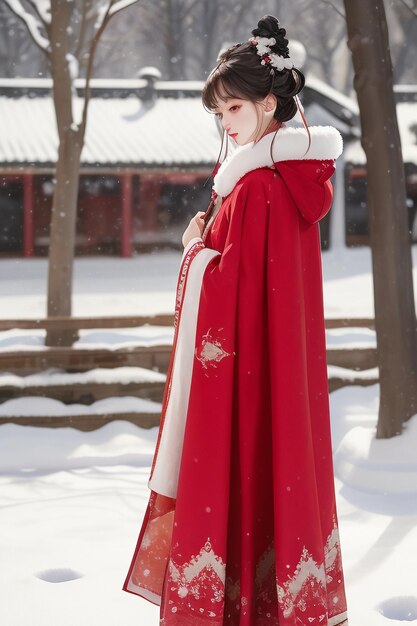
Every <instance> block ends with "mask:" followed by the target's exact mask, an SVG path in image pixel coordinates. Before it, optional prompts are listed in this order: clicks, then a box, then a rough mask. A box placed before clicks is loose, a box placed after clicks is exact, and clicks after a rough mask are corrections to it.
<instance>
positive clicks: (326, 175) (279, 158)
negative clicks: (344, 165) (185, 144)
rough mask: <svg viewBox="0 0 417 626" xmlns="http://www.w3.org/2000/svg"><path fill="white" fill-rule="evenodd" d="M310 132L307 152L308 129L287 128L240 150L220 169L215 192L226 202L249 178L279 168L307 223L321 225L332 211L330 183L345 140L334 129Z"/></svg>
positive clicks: (326, 127)
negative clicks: (244, 179)
mask: <svg viewBox="0 0 417 626" xmlns="http://www.w3.org/2000/svg"><path fill="white" fill-rule="evenodd" d="M309 130H310V134H311V145H310V148H309V150H308V151H307V152H306V150H307V147H308V134H307V131H306V130H305V128H304V127H300V128H295V127H291V126H286V125H285V124H283V126H282V127H281V128H280V129H279V130H278V132H277V133H276V135H275V133H268V134H267V135H265V136H264V137H262V139H260V140H259V141H258V142H257V143H256V144H255V143H254V142H253V141H252V142H250V143H248V144H245V145H244V146H239V147H238V148H236V150H235V151H234V152H233V153H232V154H230V155H229V156H228V157H227V158H226V159H225V160H224V161H223V162H222V164H221V165H220V167H219V168H218V170H217V172H216V175H215V177H214V183H213V189H214V191H215V192H216V193H217V194H218V195H219V196H222V197H223V198H224V197H226V196H228V195H229V194H230V193H231V191H232V190H233V188H234V187H235V185H236V183H237V182H238V181H239V180H240V179H241V178H242V177H243V176H244V175H245V174H247V173H248V172H250V171H252V170H254V169H257V168H264V167H271V166H272V165H273V164H275V168H276V169H277V170H278V172H279V174H280V175H281V177H282V179H283V180H284V183H285V185H286V187H287V189H288V191H289V193H290V195H291V196H292V198H293V200H294V203H295V205H296V207H297V209H298V211H299V212H300V213H301V215H302V216H303V217H304V219H305V220H307V221H308V222H309V223H311V224H313V223H314V222H317V221H319V220H320V219H322V218H323V217H324V215H326V213H327V212H328V210H329V209H330V205H331V200H332V195H333V189H332V185H331V183H330V181H329V179H330V177H331V176H332V174H333V173H334V171H335V169H336V167H335V160H336V159H337V158H338V157H339V156H340V155H341V154H342V151H343V139H342V136H341V134H340V132H339V131H338V130H337V129H336V128H334V127H333V126H310V128H309ZM274 136H275V140H274V142H273V145H272V156H273V159H271V154H270V148H271V143H272V140H273V139H274Z"/></svg>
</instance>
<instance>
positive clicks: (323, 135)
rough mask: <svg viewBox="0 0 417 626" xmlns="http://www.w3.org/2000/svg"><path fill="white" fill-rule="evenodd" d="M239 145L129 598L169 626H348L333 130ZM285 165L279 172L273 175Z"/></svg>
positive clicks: (201, 273) (224, 178) (194, 276)
mask: <svg viewBox="0 0 417 626" xmlns="http://www.w3.org/2000/svg"><path fill="white" fill-rule="evenodd" d="M310 133H311V146H310V149H309V150H308V152H307V153H306V154H305V152H306V150H307V147H308V136H307V133H306V131H305V129H304V128H295V127H290V126H286V125H283V126H282V127H281V128H280V129H279V130H278V133H277V135H276V137H275V140H274V142H273V144H272V149H273V152H272V156H273V160H271V154H270V148H271V141H272V139H273V136H274V134H273V133H270V134H267V135H265V136H264V137H263V138H262V139H261V140H260V141H259V142H258V143H256V144H252V143H250V144H247V145H244V146H241V147H238V148H237V149H236V150H235V151H234V152H233V154H232V155H230V156H229V157H227V158H226V159H225V160H224V162H223V163H222V164H221V166H220V168H219V169H218V171H217V173H216V176H215V178H214V185H213V189H214V191H215V192H216V194H218V196H219V197H220V198H221V199H222V202H221V207H220V210H219V211H218V213H217V215H216V217H215V219H214V221H213V222H212V224H211V225H210V228H209V229H208V230H207V231H206V232H205V233H204V234H203V237H202V238H201V237H196V238H194V239H192V240H191V241H190V242H189V243H188V244H187V246H186V247H185V249H184V252H183V255H182V260H181V264H180V270H179V276H178V283H177V290H176V307H175V334H174V342H173V349H172V354H171V360H170V364H169V369H168V373H167V382H166V386H165V392H164V397H163V404H162V414H161V423H160V429H159V434H158V440H157V445H156V450H155V455H154V459H153V464H152V468H151V473H150V478H149V483H148V486H149V488H150V496H149V502H148V506H147V509H146V513H145V516H144V519H143V521H142V525H141V529H140V533H139V538H138V541H137V545H136V548H135V550H134V554H133V558H132V561H131V565H130V568H129V571H128V573H127V576H126V580H125V583H124V586H123V589H124V590H125V591H128V592H131V593H133V594H137V595H138V596H141V597H143V598H146V599H147V600H149V601H151V602H153V603H155V604H158V605H160V607H161V609H160V624H162V625H163V626H209V625H210V626H221V625H222V626H223V625H226V626H267V625H268V626H271V625H278V624H279V626H347V624H348V621H347V606H346V596H345V587H344V577H343V567H342V554H341V545H340V537H339V528H338V517H337V510H336V502H335V488H334V474H333V461H332V446H331V432H330V418H329V393H328V378H327V364H326V344H325V326H324V313H323V288H322V266H321V249H320V233H319V224H318V222H319V221H320V220H321V219H322V218H323V217H324V216H325V215H326V213H328V211H329V210H330V207H331V203H332V197H333V187H332V183H331V181H330V177H331V176H332V174H333V173H334V171H335V160H336V158H337V157H338V156H339V155H340V154H341V153H342V149H343V143H342V137H341V135H340V133H339V132H338V131H337V130H336V129H335V128H333V127H331V126H312V127H310ZM273 165H275V167H271V166H273Z"/></svg>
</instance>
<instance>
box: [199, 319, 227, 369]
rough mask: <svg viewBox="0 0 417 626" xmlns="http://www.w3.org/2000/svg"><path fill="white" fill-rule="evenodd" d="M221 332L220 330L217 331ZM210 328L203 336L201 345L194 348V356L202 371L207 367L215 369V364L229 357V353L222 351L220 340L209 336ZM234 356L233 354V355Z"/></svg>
mask: <svg viewBox="0 0 417 626" xmlns="http://www.w3.org/2000/svg"><path fill="white" fill-rule="evenodd" d="M220 330H223V329H222V328H220V329H219V331H220ZM210 331H211V328H210V329H209V330H208V331H207V333H206V334H205V335H203V337H202V341H201V345H200V346H199V347H198V348H196V351H195V355H196V357H197V359H198V360H199V361H200V363H201V364H202V366H203V367H204V369H208V366H209V365H211V366H212V367H217V365H216V363H219V361H221V360H222V359H224V358H225V357H226V356H230V355H231V354H232V353H231V352H226V350H224V349H223V346H222V344H221V343H220V340H219V339H218V338H217V339H215V338H214V337H213V336H212V335H211V334H210ZM233 354H234V353H233Z"/></svg>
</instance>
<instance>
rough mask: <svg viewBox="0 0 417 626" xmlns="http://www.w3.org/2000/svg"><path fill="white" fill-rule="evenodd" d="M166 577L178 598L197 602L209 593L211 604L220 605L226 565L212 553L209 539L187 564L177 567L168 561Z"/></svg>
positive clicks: (171, 561)
mask: <svg viewBox="0 0 417 626" xmlns="http://www.w3.org/2000/svg"><path fill="white" fill-rule="evenodd" d="M168 576H169V578H168V581H169V583H171V584H172V585H173V586H171V590H173V591H174V590H176V591H177V593H178V596H179V597H180V598H185V597H186V596H188V595H191V596H192V597H193V598H194V599H196V600H199V599H200V598H201V597H207V594H208V593H209V595H210V601H211V602H212V603H213V604H217V603H221V602H222V600H223V598H224V585H225V577H226V565H225V564H224V563H223V561H222V559H221V557H219V556H217V555H216V554H215V553H214V550H213V548H212V545H211V542H210V538H208V539H207V541H206V543H205V545H204V546H203V548H201V550H200V552H199V554H197V556H194V555H192V557H191V559H190V561H188V562H187V563H184V564H183V565H178V564H176V563H175V562H174V561H173V560H172V559H170V561H169V564H168ZM213 615H215V613H213Z"/></svg>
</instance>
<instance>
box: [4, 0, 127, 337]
mask: <svg viewBox="0 0 417 626" xmlns="http://www.w3.org/2000/svg"><path fill="white" fill-rule="evenodd" d="M137 1H138V0H84V1H83V2H79V3H77V2H75V0H5V2H6V5H8V7H9V8H10V10H11V11H13V13H14V14H15V15H16V16H17V17H18V18H19V19H20V20H21V21H22V22H23V23H24V24H25V26H26V28H27V31H28V33H29V35H30V37H31V38H32V40H33V41H34V43H35V44H36V45H37V46H38V48H39V49H40V50H41V51H42V52H43V54H44V55H45V56H46V58H47V61H48V63H49V66H50V70H51V74H52V80H53V100H54V106H55V117H56V124H57V130H58V138H59V146H58V160H57V164H56V186H55V191H54V197H53V204H52V217H51V225H50V244H49V272H48V316H69V315H71V292H72V274H73V261H74V245H75V224H76V215H77V198H78V183H79V169H80V157H81V150H82V148H83V145H84V138H85V131H86V126H87V112H88V104H89V100H90V79H91V76H92V70H93V62H94V55H95V51H96V48H97V45H98V42H99V40H100V37H101V35H102V33H103V32H104V30H105V28H106V26H107V24H108V23H109V21H110V19H111V18H112V17H113V16H114V15H116V14H117V13H118V12H119V11H122V10H123V9H125V8H126V7H128V6H131V5H132V4H134V3H136V2H137ZM77 24H79V30H78V32H77V33H76V34H74V29H75V26H76V25H77ZM80 59H82V60H84V61H85V63H86V76H85V88H84V94H83V98H82V100H81V107H80V111H78V105H79V101H78V99H77V98H76V97H75V96H76V95H77V94H76V90H75V85H74V81H75V78H77V76H78V68H79V61H80ZM75 338H76V334H74V332H73V331H56V330H54V331H49V332H48V334H47V339H46V342H47V345H50V346H57V345H72V343H73V341H74V340H75Z"/></svg>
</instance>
